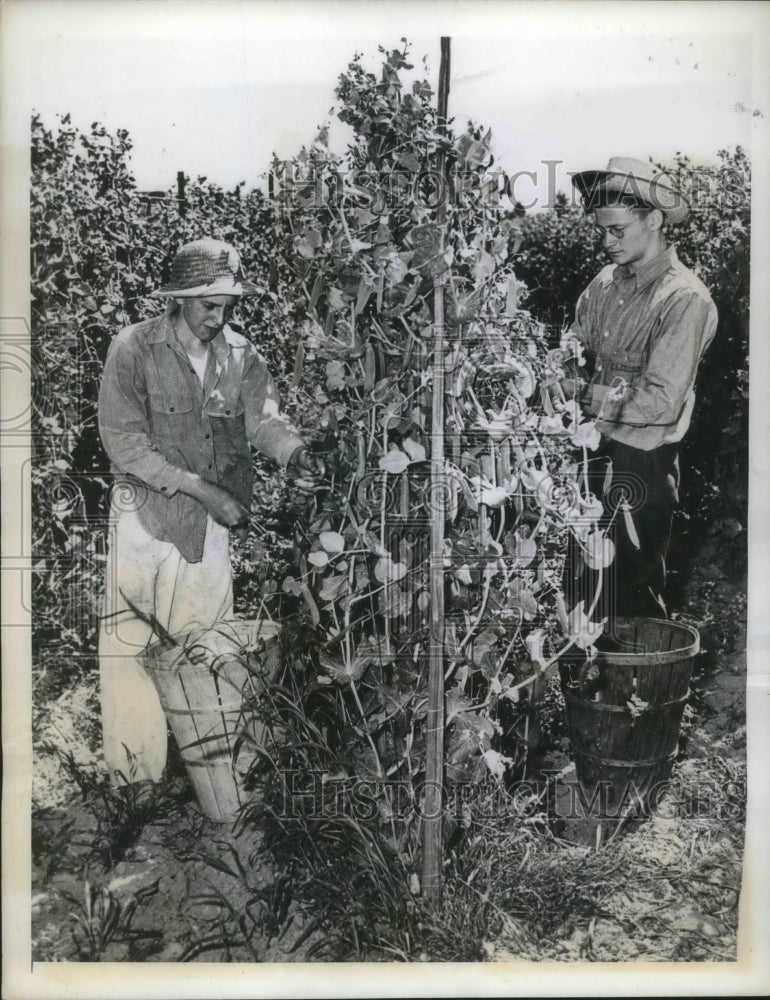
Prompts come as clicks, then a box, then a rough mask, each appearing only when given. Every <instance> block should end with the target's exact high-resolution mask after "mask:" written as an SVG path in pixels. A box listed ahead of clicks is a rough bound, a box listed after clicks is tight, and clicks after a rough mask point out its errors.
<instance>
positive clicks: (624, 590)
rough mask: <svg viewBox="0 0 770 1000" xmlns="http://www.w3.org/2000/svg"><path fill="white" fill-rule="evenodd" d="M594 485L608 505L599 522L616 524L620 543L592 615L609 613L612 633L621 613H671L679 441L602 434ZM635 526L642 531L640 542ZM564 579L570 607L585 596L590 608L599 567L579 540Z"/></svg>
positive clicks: (593, 471) (594, 466) (592, 476)
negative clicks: (647, 444) (652, 443)
mask: <svg viewBox="0 0 770 1000" xmlns="http://www.w3.org/2000/svg"><path fill="white" fill-rule="evenodd" d="M609 463H612V472H611V475H609V474H608V464H609ZM589 488H590V489H591V491H592V492H593V493H594V494H595V495H596V496H597V497H598V498H599V499H600V500H601V501H602V503H603V505H604V516H603V517H602V519H601V521H600V525H599V526H600V527H601V528H607V526H608V525H611V527H610V528H609V537H610V538H611V539H612V541H613V542H614V544H615V559H614V561H613V563H612V564H611V565H610V566H609V567H608V568H607V569H605V570H603V571H602V592H601V596H600V599H599V603H598V604H597V607H596V610H595V612H594V614H593V616H592V617H593V618H594V619H599V618H605V617H606V618H607V619H608V626H609V627H608V631H610V633H611V625H612V620H613V619H614V618H616V617H649V618H666V617H667V612H666V605H665V588H666V550H667V548H668V541H669V536H670V534H671V520H672V517H673V513H674V509H675V507H676V504H677V502H678V500H679V457H678V448H677V446H676V445H675V444H674V445H662V446H661V447H660V448H655V449H653V450H652V451H642V450H640V449H639V448H632V447H630V446H629V445H626V444H621V443H620V442H618V441H612V440H610V439H609V438H602V444H601V446H600V448H599V449H598V450H597V452H596V453H595V454H594V456H593V457H592V458H591V460H590V471H589ZM624 497H625V499H626V500H627V501H628V506H629V518H628V519H627V518H626V517H625V516H624V514H623V511H622V509H621V508H620V507H619V504H620V502H621V501H622V499H623V498H624ZM613 515H614V516H613ZM629 521H630V524H629ZM632 532H633V533H635V534H636V536H637V539H636V540H638V542H639V547H638V548H637V546H636V544H635V539H633V538H632ZM564 582H565V596H566V599H567V605H568V607H571V606H574V605H575V604H577V603H578V601H580V600H583V601H584V602H585V608H586V610H588V608H589V607H590V606H591V603H592V601H593V597H594V594H595V592H596V586H597V583H598V571H594V570H591V569H590V568H589V567H588V566H587V565H586V563H585V561H584V560H583V558H582V556H581V554H580V550H579V548H578V547H577V545H575V544H573V545H572V546H571V549H570V553H569V558H568V560H567V568H566V571H565V581H564Z"/></svg>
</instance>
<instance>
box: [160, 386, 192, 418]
mask: <svg viewBox="0 0 770 1000" xmlns="http://www.w3.org/2000/svg"><path fill="white" fill-rule="evenodd" d="M192 408H193V401H192V396H190V394H189V393H173V394H169V393H165V392H151V393H150V410H151V411H152V413H153V414H158V416H159V418H161V419H163V418H171V417H173V416H175V415H179V416H184V414H186V413H191V412H192Z"/></svg>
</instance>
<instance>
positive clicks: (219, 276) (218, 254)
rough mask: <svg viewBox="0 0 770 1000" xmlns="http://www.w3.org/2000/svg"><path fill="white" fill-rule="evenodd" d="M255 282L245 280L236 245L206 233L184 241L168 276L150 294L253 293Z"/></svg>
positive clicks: (189, 295) (186, 295)
mask: <svg viewBox="0 0 770 1000" xmlns="http://www.w3.org/2000/svg"><path fill="white" fill-rule="evenodd" d="M257 291H259V289H258V288H257V286H256V285H254V284H252V282H250V281H246V279H245V278H244V277H243V271H242V270H241V256H240V254H239V253H238V251H237V250H236V249H235V247H232V246H230V244H229V243H224V242H222V240H215V239H212V238H211V237H210V236H206V237H204V238H203V239H201V240H195V242H194V243H187V244H185V246H183V247H182V248H181V249H180V250H179V251H178V253H177V255H176V257H174V260H173V263H172V264H171V280H170V281H169V282H168V283H167V284H165V285H163V286H162V287H161V288H158V289H157V290H156V291H154V292H153V293H152V294H153V295H154V296H156V297H158V298H172V297H173V298H178V297H179V298H193V297H196V296H199V295H253V294H254V292H257Z"/></svg>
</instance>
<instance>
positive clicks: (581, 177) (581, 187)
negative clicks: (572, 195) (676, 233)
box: [572, 156, 690, 223]
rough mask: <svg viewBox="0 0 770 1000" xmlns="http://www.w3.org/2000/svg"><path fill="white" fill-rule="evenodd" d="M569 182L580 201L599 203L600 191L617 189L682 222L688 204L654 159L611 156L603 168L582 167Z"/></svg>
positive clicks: (672, 221)
mask: <svg viewBox="0 0 770 1000" xmlns="http://www.w3.org/2000/svg"><path fill="white" fill-rule="evenodd" d="M572 183H573V184H574V185H575V187H576V188H577V189H578V191H579V192H580V194H581V195H582V196H583V205H584V206H586V207H587V206H589V205H591V204H592V203H593V204H594V205H595V204H597V203H598V204H601V197H602V193H603V192H606V191H613V192H616V191H619V192H621V193H623V194H627V195H631V196H632V197H634V198H638V199H639V200H640V201H643V202H645V203H646V204H648V205H651V206H652V207H653V208H659V209H660V210H661V212H662V213H663V215H664V217H665V219H666V221H667V222H671V223H677V222H683V221H684V220H685V219H686V218H687V215H688V214H689V211H690V205H689V203H688V201H687V199H686V198H685V196H684V195H683V194H682V192H681V191H680V190H679V188H678V187H677V186H676V184H675V183H674V181H673V180H672V179H671V177H670V175H669V174H667V173H665V171H662V170H661V169H660V168H659V167H656V166H655V164H654V163H645V162H644V161H643V160H633V159H631V158H630V157H627V156H613V157H612V158H611V159H610V162H609V163H608V164H607V169H606V170H583V171H581V172H580V173H578V174H575V175H574V176H573V178H572Z"/></svg>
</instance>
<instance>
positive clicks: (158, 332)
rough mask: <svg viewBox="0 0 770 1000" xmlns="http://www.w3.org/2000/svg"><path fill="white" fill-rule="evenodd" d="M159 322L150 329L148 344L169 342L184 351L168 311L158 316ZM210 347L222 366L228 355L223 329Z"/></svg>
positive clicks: (228, 347)
mask: <svg viewBox="0 0 770 1000" xmlns="http://www.w3.org/2000/svg"><path fill="white" fill-rule="evenodd" d="M159 318H160V322H159V323H158V324H157V326H156V327H155V328H154V329H153V330H152V332H151V333H150V334H149V336H148V337H147V343H148V344H163V343H168V344H171V345H172V346H173V347H174V348H175V349H176V350H178V351H181V352H182V353H185V352H184V348H183V347H182V344H181V342H180V340H179V338H178V337H177V334H176V330H175V329H174V324H173V322H172V320H171V317H170V316H169V314H168V313H165V314H164V315H162V316H160V317H159ZM211 347H212V350H213V354H214V360H215V361H216V362H217V364H218V365H219V366H220V367H224V362H225V360H226V358H227V357H229V355H230V345H229V344H228V342H227V338H226V337H225V333H224V330H220V331H219V333H218V334H217V335H216V337H214V339H213V340H212V341H211Z"/></svg>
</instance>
